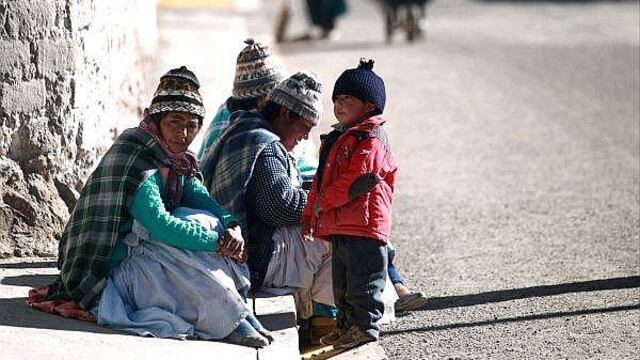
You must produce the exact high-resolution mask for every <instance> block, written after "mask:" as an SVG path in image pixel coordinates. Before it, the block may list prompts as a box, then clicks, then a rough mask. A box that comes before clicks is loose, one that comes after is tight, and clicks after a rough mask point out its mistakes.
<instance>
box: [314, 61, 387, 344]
mask: <svg viewBox="0 0 640 360" xmlns="http://www.w3.org/2000/svg"><path fill="white" fill-rule="evenodd" d="M332 98H333V102H334V114H335V116H336V118H337V119H338V124H336V125H334V128H335V130H333V131H332V132H330V133H329V134H327V135H325V136H323V140H322V145H321V147H320V163H319V167H318V171H317V173H316V176H315V178H314V181H313V184H312V187H311V191H310V192H309V197H308V200H307V205H306V207H305V210H304V213H303V218H302V226H303V235H305V238H306V239H310V236H311V235H313V236H314V237H317V238H320V239H324V240H329V241H331V242H332V243H333V259H332V266H333V269H332V274H333V292H334V294H333V295H334V299H335V304H336V306H337V308H338V319H337V324H336V330H335V331H334V332H332V333H331V334H329V335H327V336H324V337H323V338H322V340H321V341H322V342H323V343H324V344H326V345H333V346H334V347H336V348H350V347H354V346H358V345H361V344H364V343H367V342H371V341H376V340H378V338H379V332H380V329H379V327H378V325H377V321H378V320H379V319H380V318H381V317H382V314H383V312H384V303H383V302H382V299H381V296H382V290H383V289H384V286H385V281H386V277H387V249H386V247H385V245H386V243H387V241H388V239H389V235H390V230H391V202H392V198H393V188H394V186H395V180H396V172H397V165H396V162H395V159H394V157H393V155H392V153H391V149H390V148H389V144H388V141H387V136H386V134H385V131H384V129H383V127H382V125H383V124H384V122H385V120H384V118H383V117H382V112H383V111H384V105H385V100H386V94H385V87H384V81H383V80H382V79H381V78H380V77H379V76H378V75H376V74H375V73H374V72H373V60H368V61H365V60H364V59H361V60H360V64H359V66H358V67H357V68H355V69H348V70H346V71H345V72H343V73H342V75H340V77H339V78H338V80H337V81H336V84H335V87H334V90H333V96H332Z"/></svg>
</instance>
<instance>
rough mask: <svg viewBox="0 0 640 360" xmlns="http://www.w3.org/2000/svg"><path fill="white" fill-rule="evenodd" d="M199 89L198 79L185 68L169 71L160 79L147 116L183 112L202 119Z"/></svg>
mask: <svg viewBox="0 0 640 360" xmlns="http://www.w3.org/2000/svg"><path fill="white" fill-rule="evenodd" d="M199 88H200V82H199V81H198V78H197V77H196V75H195V74H194V73H193V72H191V71H190V70H189V69H187V67H186V66H181V67H179V68H176V69H171V70H169V72H167V73H166V74H164V75H162V77H161V78H160V84H159V85H158V88H157V89H156V92H155V94H153V100H151V106H149V114H151V115H155V114H161V113H165V112H183V113H188V114H192V115H195V116H198V117H200V119H203V118H204V114H205V110H204V105H203V103H202V97H201V96H200V93H199V92H198V89H199Z"/></svg>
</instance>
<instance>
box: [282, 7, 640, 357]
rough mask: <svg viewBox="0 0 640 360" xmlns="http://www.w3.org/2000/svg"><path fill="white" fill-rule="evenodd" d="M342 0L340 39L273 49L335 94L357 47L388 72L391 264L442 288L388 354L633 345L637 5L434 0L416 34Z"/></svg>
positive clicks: (605, 352) (615, 350)
mask: <svg viewBox="0 0 640 360" xmlns="http://www.w3.org/2000/svg"><path fill="white" fill-rule="evenodd" d="M350 4H351V5H352V9H351V10H352V11H351V14H350V15H349V16H348V17H346V18H345V19H344V21H343V22H342V23H341V27H342V30H343V37H342V39H341V40H340V41H337V42H329V43H316V44H313V45H307V44H302V45H299V44H295V45H287V46H282V47H280V49H279V51H280V53H281V55H282V57H283V59H284V61H285V63H286V64H287V66H288V68H289V69H290V70H293V69H298V68H306V69H310V70H313V71H316V72H318V73H319V74H320V75H321V77H322V78H323V79H324V80H325V82H326V87H325V89H326V92H327V94H330V92H331V90H332V87H333V81H335V79H336V77H337V76H338V75H339V73H340V72H341V71H342V70H343V69H344V68H346V67H347V66H352V65H354V64H355V63H356V62H357V59H358V58H359V57H361V56H372V57H374V58H375V59H376V67H375V69H376V70H377V71H378V72H379V73H380V74H382V76H383V77H384V78H385V81H386V84H387V88H388V90H387V91H388V108H387V111H386V114H387V115H388V118H389V119H390V122H389V128H390V132H391V134H392V138H393V144H394V150H395V152H396V154H397V156H398V158H399V162H400V167H401V177H400V180H399V184H398V188H397V193H396V200H395V203H394V211H395V213H394V227H393V237H394V241H395V243H396V245H397V247H398V248H399V259H398V264H399V266H400V269H401V271H402V272H403V273H404V274H405V275H406V276H407V278H409V279H410V282H409V283H410V285H411V286H412V287H413V288H419V289H422V290H424V291H426V292H427V293H428V295H429V296H430V297H432V302H431V305H429V306H428V308H427V309H425V310H423V311H418V312H415V313H413V314H411V315H409V316H405V317H402V318H400V319H398V321H397V322H396V324H395V325H393V326H391V327H387V328H386V329H385V333H384V337H383V340H382V344H383V346H384V347H385V348H386V351H387V354H388V355H389V356H390V358H392V359H417V358H420V359H422V358H465V359H467V358H523V357H526V358H631V357H636V356H638V353H639V348H638V341H639V339H640V334H639V328H640V324H639V322H640V319H639V315H640V311H638V310H639V309H640V305H639V304H640V293H639V287H640V277H639V275H640V266H639V265H640V263H639V261H640V260H639V259H640V258H639V255H640V251H639V245H640V243H639V241H640V239H639V220H638V216H639V211H638V205H639V199H640V197H639V192H640V191H639V180H640V173H639V171H640V168H639V158H640V149H639V146H640V145H639V141H640V140H639V116H640V115H639V114H640V109H639V103H640V75H639V62H640V59H639V43H640V41H639V38H640V36H639V31H640V28H639V9H638V2H634V1H629V2H627V1H617V2H616V1H611V2H607V1H590V2H530V1H514V2H508V1H497V0H496V1H489V0H485V1H471V0H447V1H438V2H435V3H434V4H433V6H432V8H431V9H430V20H429V25H428V38H427V41H425V42H423V43H421V44H418V45H415V46H407V45H406V44H405V42H404V41H403V40H402V39H401V38H400V37H399V38H398V39H397V41H396V42H395V43H394V45H392V46H385V45H384V44H383V39H384V37H383V27H382V22H381V20H380V14H379V13H378V12H377V11H376V8H375V7H373V3H372V2H368V1H351V3H350ZM326 100H327V104H328V105H327V106H326V116H325V118H324V121H325V123H324V124H323V125H322V130H326V129H327V127H328V126H329V125H330V123H331V122H332V121H333V119H332V115H331V114H332V113H331V107H330V102H329V100H330V99H329V95H327V97H326Z"/></svg>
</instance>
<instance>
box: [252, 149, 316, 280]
mask: <svg viewBox="0 0 640 360" xmlns="http://www.w3.org/2000/svg"><path fill="white" fill-rule="evenodd" d="M300 183H301V180H300V174H299V172H298V170H297V168H296V166H295V164H294V162H293V158H291V156H290V155H289V154H288V153H287V151H286V149H285V148H284V146H282V144H281V143H280V142H274V143H271V144H269V145H268V146H267V147H266V148H265V149H264V150H263V151H262V152H261V153H260V155H259V156H258V159H257V160H256V164H255V168H254V171H253V176H252V177H251V180H250V181H249V184H248V186H247V196H246V206H247V225H248V239H247V250H248V255H249V259H248V262H249V268H250V269H251V285H252V287H253V288H258V287H260V286H261V285H262V282H263V280H264V276H265V275H266V272H267V267H268V266H269V261H270V260H271V254H272V253H273V247H274V245H273V240H272V236H273V233H274V232H275V230H276V228H278V227H282V226H295V225H300V219H301V217H302V210H303V209H304V207H305V205H306V203H307V193H306V191H305V190H303V189H302V188H301V187H300Z"/></svg>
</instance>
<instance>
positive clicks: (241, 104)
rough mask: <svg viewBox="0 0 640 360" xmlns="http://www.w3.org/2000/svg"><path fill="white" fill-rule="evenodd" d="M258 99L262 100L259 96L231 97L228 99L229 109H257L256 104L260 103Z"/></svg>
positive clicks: (232, 110)
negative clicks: (246, 97)
mask: <svg viewBox="0 0 640 360" xmlns="http://www.w3.org/2000/svg"><path fill="white" fill-rule="evenodd" d="M260 100H262V97H261V96H258V97H252V98H248V99H236V98H231V100H230V101H229V111H231V112H234V111H238V110H245V111H249V110H253V109H257V108H258V105H259V104H260Z"/></svg>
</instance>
